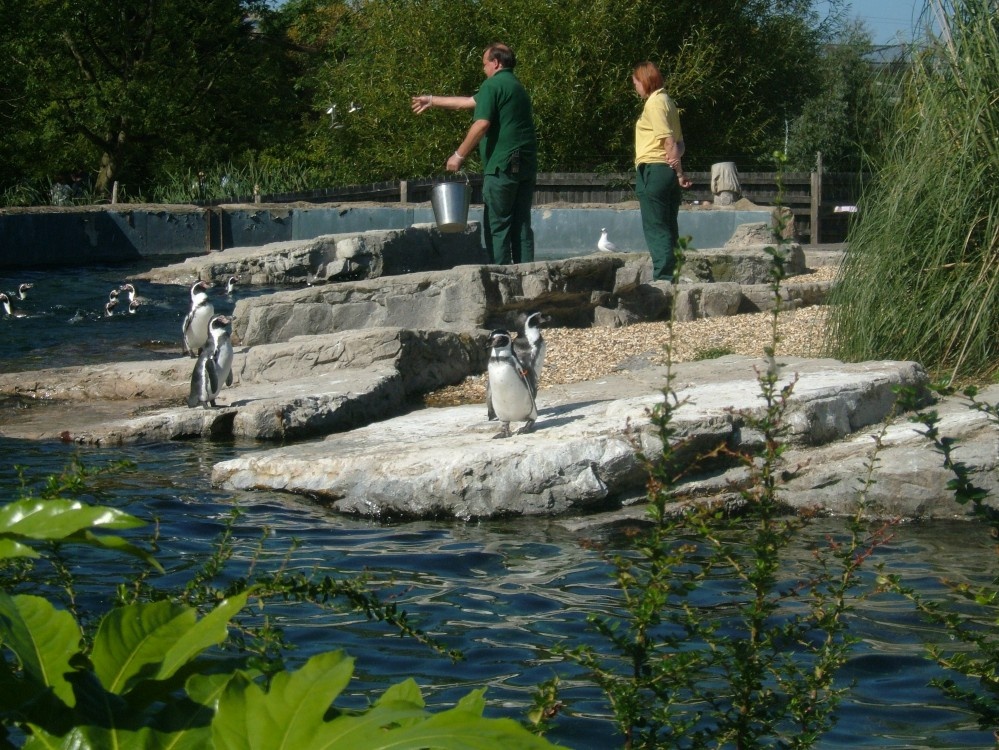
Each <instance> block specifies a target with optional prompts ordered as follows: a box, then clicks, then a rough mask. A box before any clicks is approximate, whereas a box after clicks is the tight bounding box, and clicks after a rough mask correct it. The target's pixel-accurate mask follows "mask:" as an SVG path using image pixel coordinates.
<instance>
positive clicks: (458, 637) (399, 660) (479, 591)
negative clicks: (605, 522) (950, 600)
mask: <svg viewBox="0 0 999 750" xmlns="http://www.w3.org/2000/svg"><path fill="white" fill-rule="evenodd" d="M131 270H133V269H123V268H104V269H86V270H83V271H73V272H62V271H61V272H31V273H29V274H22V275H20V276H18V277H16V278H14V277H9V276H8V277H6V278H0V289H2V290H5V291H6V290H11V289H14V288H16V286H17V283H19V282H21V281H25V280H28V281H33V282H34V283H35V284H36V288H35V289H34V290H32V297H33V299H31V298H29V300H28V301H27V302H26V303H25V304H24V305H23V308H22V309H23V311H24V312H27V313H28V314H29V317H26V318H19V319H17V320H12V319H6V318H5V319H2V320H0V351H2V353H3V357H2V369H3V371H7V372H11V371H20V370H24V369H33V368H37V367H42V366H50V365H55V364H75V363H83V362H100V361H107V360H109V359H145V358H149V357H157V356H163V357H166V356H178V355H179V345H180V343H179V342H180V338H179V327H180V321H181V319H182V318H183V315H184V312H185V311H186V304H187V297H186V295H187V292H186V290H185V289H184V288H182V287H172V286H162V287H157V286H153V285H142V284H139V285H137V286H138V291H139V294H140V295H142V296H143V297H144V298H145V304H144V305H143V307H141V308H140V310H139V312H137V313H136V314H135V315H134V316H127V315H125V316H120V317H113V318H110V319H105V318H101V317H100V316H99V315H98V313H99V311H100V309H101V307H102V306H103V301H104V299H105V298H106V294H107V290H108V289H110V287H111V286H113V285H116V284H120V283H121V282H122V281H123V280H124V276H125V274H127V273H128V272H131ZM262 291H265V290H240V291H239V292H238V293H237V297H238V295H239V294H256V293H262ZM215 297H216V303H217V307H218V308H219V309H220V310H221V311H228V310H231V306H232V304H233V303H234V302H233V301H232V300H226V299H225V298H224V297H223V296H222V295H221V294H220V293H219V290H216V295H215ZM31 305H33V306H31ZM77 311H79V313H80V315H79V316H77ZM77 317H79V318H80V319H78V320H76V321H75V322H70V321H71V320H73V319H74V318H77ZM266 447H268V446H266V445H258V444H252V443H250V444H238V445H236V444H228V443H226V444H219V443H209V442H204V441H191V442H179V443H173V444H168V445H158V446H144V447H125V448H119V449H107V448H104V449H95V448H80V447H75V446H67V445H62V444H35V443H25V442H19V441H12V440H8V439H3V438H0V450H2V455H3V456H4V460H3V461H2V468H0V471H2V480H3V485H2V486H3V487H6V488H8V493H7V494H8V496H10V494H11V493H12V492H14V490H15V488H16V487H17V486H18V483H19V482H20V476H21V475H24V476H27V477H28V478H29V482H30V481H34V480H32V479H31V478H33V477H44V476H46V475H48V474H51V473H55V472H58V471H60V470H61V469H63V468H64V467H65V466H66V465H67V463H68V462H69V461H70V460H72V459H73V458H77V459H79V460H80V461H82V462H83V464H84V465H85V466H88V467H99V466H104V465H106V464H107V463H109V462H111V461H116V460H119V459H128V460H131V461H134V462H135V463H136V465H137V469H136V470H135V471H134V472H126V473H120V474H113V475H110V476H107V477H101V478H99V479H98V480H96V488H97V490H98V493H99V494H98V495H97V496H96V497H95V498H91V499H95V500H99V501H100V502H105V503H108V504H112V505H115V506H118V507H122V508H127V509H128V510H130V511H131V512H133V513H135V514H137V515H139V516H141V517H144V518H149V519H153V518H155V519H158V520H159V535H160V540H159V543H160V547H161V552H160V554H159V557H160V559H161V561H163V562H164V564H165V565H166V566H167V567H168V569H169V570H170V571H171V573H170V574H169V575H168V576H167V578H166V580H165V581H163V584H164V585H170V584H178V583H179V582H182V581H184V580H186V575H188V574H189V572H190V571H191V570H192V569H193V568H194V567H195V566H196V565H197V564H198V563H199V561H201V560H203V559H204V557H205V556H206V554H207V553H208V552H209V550H210V549H211V546H212V543H213V541H214V540H215V539H216V538H217V536H218V535H219V534H220V532H221V531H222V530H223V527H224V524H225V522H226V519H227V518H228V517H229V515H230V513H231V511H232V510H233V509H234V508H239V509H240V510H241V511H242V514H241V515H240V517H239V519H238V521H237V522H236V526H235V530H236V534H237V537H238V538H239V539H240V542H241V546H240V554H239V556H238V559H237V562H236V568H235V569H234V571H233V574H239V573H240V572H242V571H241V569H240V566H241V565H243V564H245V562H246V560H248V559H249V558H250V557H251V556H252V554H253V550H254V549H255V548H256V547H257V545H258V543H262V544H263V547H264V554H265V557H267V558H268V559H270V558H276V557H280V556H281V555H283V553H284V551H285V550H286V549H288V548H289V547H290V546H291V545H292V544H293V543H294V544H295V545H296V546H295V551H294V552H293V554H292V555H291V561H290V563H289V564H290V565H291V566H292V567H293V568H295V569H300V570H305V571H313V570H314V571H316V572H317V573H322V574H329V575H333V576H343V577H346V578H352V577H354V576H357V575H360V574H362V573H365V572H368V573H370V574H371V575H372V576H373V581H374V583H373V586H374V588H375V589H376V590H377V591H378V592H379V594H380V595H381V596H382V597H385V598H389V599H391V600H393V601H396V602H398V603H399V604H400V606H402V607H403V608H404V609H405V610H406V611H407V612H408V613H409V614H410V617H411V618H412V619H413V621H414V623H415V624H416V625H417V626H419V627H420V628H422V629H424V630H426V631H428V632H429V633H431V634H433V635H434V636H435V637H437V638H439V639H440V640H441V641H442V642H443V643H444V644H446V645H447V646H448V647H450V648H458V649H460V650H462V651H463V652H464V654H465V660H464V661H462V662H460V663H459V664H457V665H455V664H452V663H451V662H450V661H448V660H446V659H444V658H442V657H437V656H435V655H434V654H433V653H432V652H431V651H429V650H428V649H427V648H426V647H424V646H422V645H420V644H418V643H416V642H415V641H412V640H409V639H403V638H400V637H398V636H396V635H395V633H394V632H393V631H392V630H391V629H389V628H387V627H385V626H383V625H381V624H378V623H369V622H367V621H366V620H365V619H364V618H363V616H361V615H359V614H356V613H352V612H350V611H347V610H341V611H318V610H316V609H313V608H311V607H308V606H306V605H288V606H285V607H279V608H276V609H275V610H274V614H275V616H277V618H278V620H279V621H280V623H281V625H282V626H283V627H284V628H285V630H286V633H287V635H288V637H289V638H290V639H292V640H293V641H294V642H295V643H296V644H297V645H298V646H299V651H298V652H297V653H296V654H294V655H293V657H292V658H293V659H294V658H300V657H304V656H306V655H308V654H309V653H311V652H314V651H319V650H330V649H336V648H343V649H345V650H346V651H347V652H349V653H350V654H351V655H352V656H354V657H356V659H357V679H356V681H355V682H354V683H352V685H351V691H352V698H351V699H352V700H354V701H356V702H357V705H361V704H362V702H363V700H365V698H366V696H368V695H371V694H372V692H378V691H380V690H382V689H384V687H385V686H386V685H387V684H390V683H391V682H395V681H398V680H401V679H403V678H405V677H408V676H415V677H416V678H417V680H418V681H419V682H420V684H421V685H422V686H423V687H424V690H425V691H426V693H427V694H428V700H429V702H430V703H431V705H432V706H437V707H439V706H446V705H451V704H453V703H454V702H455V701H456V700H457V699H458V698H460V697H461V696H463V695H465V694H466V693H467V692H469V690H471V689H473V688H475V687H479V686H482V685H488V686H489V690H488V692H487V698H488V699H489V700H490V701H491V712H492V713H491V715H500V714H505V715H510V716H514V717H519V716H520V715H522V713H523V711H524V708H525V706H526V705H529V704H530V701H531V697H530V691H531V688H532V687H533V686H535V685H537V684H539V683H541V682H543V681H545V680H547V679H549V678H551V677H552V676H554V675H558V676H559V677H560V678H561V679H562V681H563V689H564V692H563V695H562V698H563V700H564V701H565V702H566V706H567V710H566V712H565V713H564V715H563V716H562V718H561V720H560V723H559V725H558V728H557V729H556V730H555V731H554V732H553V734H552V735H551V737H552V739H554V740H555V741H558V742H560V743H563V744H565V745H566V746H569V747H575V748H609V747H620V746H621V744H622V743H621V739H620V737H619V736H617V735H616V734H615V733H614V731H613V727H612V726H611V724H610V723H609V721H608V720H607V717H608V708H607V706H606V705H605V704H604V702H603V701H602V700H601V696H600V695H599V693H597V692H596V691H595V690H594V689H593V688H591V687H590V686H589V685H588V684H587V683H586V682H585V681H584V680H583V679H582V676H581V675H580V673H579V671H578V670H576V669H574V668H572V667H571V666H569V665H567V664H564V663H562V662H561V661H560V660H559V659H558V658H557V657H556V656H555V655H554V654H553V653H552V646H553V645H554V644H556V643H569V644H577V643H585V642H589V643H592V644H593V645H594V646H596V647H598V648H600V647H601V646H602V645H603V643H602V642H601V641H600V640H598V639H597V638H596V637H595V636H594V635H593V634H592V632H591V631H590V630H589V629H588V627H587V626H586V623H585V618H586V614H587V613H588V612H593V611H596V612H606V611H609V610H610V608H611V607H612V606H613V603H614V591H613V590H612V588H611V586H610V579H609V576H608V568H607V566H606V565H605V563H604V562H603V560H602V557H601V555H600V554H599V553H598V552H596V551H594V548H593V545H592V544H590V543H589V542H590V541H596V542H599V543H601V544H604V545H607V546H608V547H609V548H610V549H611V550H613V549H614V548H615V546H617V545H619V544H623V541H624V538H625V537H624V536H623V535H621V534H619V533H618V532H609V531H605V532H597V533H591V534H588V535H585V536H584V535H580V534H575V533H570V532H569V531H567V530H566V529H565V528H563V527H562V526H561V525H559V524H558V523H557V522H555V521H551V520H546V519H526V520H514V521H496V522H489V523H476V524H466V523H450V522H449V523H443V522H417V523H405V524H380V523H375V522H371V521H365V520H357V519H351V518H344V517H341V516H338V515H335V514H333V513H330V512H329V511H327V510H325V509H324V508H322V507H319V506H317V505H315V504H313V503H311V502H310V501H308V500H307V499H304V498H296V497H291V496H285V495H281V494H278V493H271V492H257V493H245V492H222V491H219V490H216V489H213V488H212V487H211V486H210V484H209V476H210V473H211V467H212V465H213V464H214V463H215V462H217V461H220V460H224V459H227V458H230V457H232V456H235V455H238V454H241V453H243V452H245V451H252V450H260V449H262V448H266ZM15 467H21V468H19V469H18V468H15ZM839 530H841V524H840V523H839V522H837V521H823V522H820V525H818V526H817V527H816V528H815V530H814V531H813V532H811V533H810V535H809V540H811V541H814V540H816V539H821V538H822V536H823V534H824V533H825V532H837V531H839ZM260 540H263V542H261V541H260ZM806 541H807V540H806ZM806 541H803V549H804V547H805V546H807V545H806ZM801 554H803V555H804V554H805V552H804V551H802V552H801ZM875 562H884V563H885V564H886V565H889V566H890V568H891V570H893V571H895V572H898V573H900V574H902V575H903V576H904V577H905V579H906V581H907V582H908V583H909V584H910V585H912V586H914V587H916V588H918V589H919V590H921V591H923V592H925V593H931V592H932V593H935V594H939V595H940V596H945V595H946V589H945V587H944V585H943V584H942V582H941V579H942V578H944V577H961V578H970V579H982V578H983V577H985V578H987V577H991V576H992V575H993V574H994V553H993V551H992V546H991V543H990V541H989V539H988V535H987V530H986V529H984V528H982V527H981V526H978V525H975V524H966V523H946V522H937V523H934V524H932V525H929V524H928V525H919V524H911V525H905V526H901V527H899V528H897V529H896V530H895V534H894V538H893V540H892V541H891V543H890V544H888V545H887V546H885V547H884V548H882V549H880V550H879V551H878V552H877V554H876V560H875ZM871 570H873V568H871ZM91 572H92V574H93V579H94V580H98V579H101V580H106V579H107V578H108V577H109V576H110V572H109V571H108V570H107V569H105V568H103V567H101V568H99V569H95V570H93V571H91ZM717 584H718V585H717V597H718V598H719V599H720V598H721V597H722V596H723V595H724V589H725V582H724V581H720V582H717ZM711 594H712V589H711V588H709V589H707V595H708V596H710V595H711ZM705 603H706V604H712V602H710V601H707V602H705ZM851 627H852V629H853V632H854V633H855V634H856V635H857V636H858V637H859V638H860V641H859V643H858V644H857V647H856V650H855V652H854V655H853V657H852V658H851V660H850V662H849V664H848V665H847V668H846V669H845V670H844V673H843V674H842V679H843V680H844V682H850V683H853V685H854V687H853V688H852V690H851V692H850V694H849V697H848V699H847V700H846V701H845V702H844V704H843V705H842V707H841V710H840V712H839V722H838V724H837V726H836V728H835V729H834V730H833V731H832V732H831V733H830V734H829V735H828V736H827V737H825V738H824V739H823V741H822V743H821V744H820V746H821V747H828V748H834V747H837V748H838V747H880V748H915V747H926V748H982V747H989V746H991V745H992V742H991V736H990V734H988V733H986V732H982V731H979V730H978V729H977V726H976V723H975V721H974V719H973V718H972V717H970V716H969V715H967V714H966V713H964V712H963V711H962V710H960V709H959V708H957V707H955V706H953V705H948V704H947V702H946V701H945V700H944V699H943V697H942V696H941V695H940V693H939V692H938V691H937V690H935V689H934V688H931V687H928V685H927V683H928V681H929V680H930V679H931V678H933V677H938V676H940V674H941V673H940V672H939V671H938V670H937V669H936V667H935V666H934V665H933V664H932V663H931V662H929V661H928V660H926V659H925V658H924V645H923V644H924V643H926V642H932V641H940V640H941V639H942V637H943V636H942V634H941V633H939V632H937V631H934V630H933V629H932V628H930V627H929V626H928V625H926V624H925V623H924V622H922V621H921V620H920V619H919V618H918V617H917V616H915V615H914V614H913V612H912V609H911V607H910V606H909V605H908V604H907V603H905V602H904V601H902V600H900V599H898V598H895V597H890V596H886V595H879V596H872V597H871V598H869V599H868V600H866V601H863V602H859V603H858V605H857V610H856V612H855V613H854V615H853V616H852V617H851Z"/></svg>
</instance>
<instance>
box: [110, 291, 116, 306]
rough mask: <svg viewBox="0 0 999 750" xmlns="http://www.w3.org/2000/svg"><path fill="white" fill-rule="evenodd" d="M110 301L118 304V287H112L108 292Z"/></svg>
mask: <svg viewBox="0 0 999 750" xmlns="http://www.w3.org/2000/svg"><path fill="white" fill-rule="evenodd" d="M108 302H114V303H115V304H116V305H117V304H118V290H117V289H112V290H111V291H110V292H108Z"/></svg>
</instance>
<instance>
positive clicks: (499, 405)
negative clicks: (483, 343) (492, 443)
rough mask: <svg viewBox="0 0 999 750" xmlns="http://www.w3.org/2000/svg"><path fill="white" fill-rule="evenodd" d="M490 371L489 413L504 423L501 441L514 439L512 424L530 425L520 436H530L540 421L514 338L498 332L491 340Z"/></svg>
mask: <svg viewBox="0 0 999 750" xmlns="http://www.w3.org/2000/svg"><path fill="white" fill-rule="evenodd" d="M489 346H490V349H491V351H490V353H489V367H488V369H487V373H488V382H487V385H486V409H487V412H488V413H489V414H490V415H493V414H495V415H496V419H498V420H499V421H500V424H501V428H500V431H499V432H498V433H497V434H496V435H495V436H494V437H497V438H505V437H510V434H511V433H510V422H526V424H525V425H524V426H523V427H521V428H520V430H518V431H517V434H518V435H520V434H523V433H525V432H530V430H531V428H532V427H534V422H535V420H537V418H538V407H537V405H536V404H535V402H534V390H533V389H532V387H531V383H530V380H529V375H528V372H527V368H525V367H524V366H523V365H522V364H521V363H520V360H518V359H517V357H516V355H515V354H514V353H513V346H512V343H511V340H510V334H509V333H508V332H507V331H505V330H503V329H497V330H495V331H493V332H492V334H491V335H490V337H489Z"/></svg>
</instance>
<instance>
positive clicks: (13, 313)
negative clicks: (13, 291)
mask: <svg viewBox="0 0 999 750" xmlns="http://www.w3.org/2000/svg"><path fill="white" fill-rule="evenodd" d="M0 305H3V313H4V315H7V316H9V317H11V318H26V317H28V316H27V315H25V314H24V313H23V312H21V311H20V310H15V309H14V306H13V305H11V303H10V297H9V296H8V295H7V294H6V293H5V292H0Z"/></svg>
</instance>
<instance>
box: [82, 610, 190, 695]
mask: <svg viewBox="0 0 999 750" xmlns="http://www.w3.org/2000/svg"><path fill="white" fill-rule="evenodd" d="M195 619H196V613H195V611H194V609H192V608H191V607H187V606H184V605H183V604H177V603H174V602H169V601H161V602H152V603H142V602H140V603H137V604H131V605H128V606H127V607H120V608H119V609H115V610H113V611H111V612H109V613H108V614H107V615H105V617H104V619H103V620H101V625H100V627H99V628H98V630H97V637H96V638H95V639H94V651H93V654H92V656H91V661H92V663H93V665H94V672H95V674H96V675H97V678H98V680H100V682H101V684H102V685H103V686H104V687H105V689H106V690H108V691H109V692H112V693H118V694H124V693H125V691H126V690H127V689H128V688H129V687H131V686H132V685H133V684H134V683H135V682H137V681H138V680H141V679H149V678H152V677H153V676H154V675H155V674H156V673H157V672H158V671H159V665H160V664H161V663H162V661H163V660H164V659H165V658H166V655H167V653H169V651H170V649H171V647H172V646H173V644H174V642H175V641H177V640H178V639H180V638H182V637H183V636H184V634H185V633H187V631H188V630H189V629H190V628H192V627H193V626H194V623H195Z"/></svg>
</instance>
